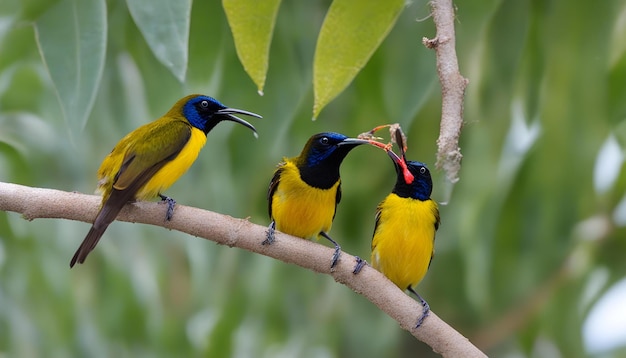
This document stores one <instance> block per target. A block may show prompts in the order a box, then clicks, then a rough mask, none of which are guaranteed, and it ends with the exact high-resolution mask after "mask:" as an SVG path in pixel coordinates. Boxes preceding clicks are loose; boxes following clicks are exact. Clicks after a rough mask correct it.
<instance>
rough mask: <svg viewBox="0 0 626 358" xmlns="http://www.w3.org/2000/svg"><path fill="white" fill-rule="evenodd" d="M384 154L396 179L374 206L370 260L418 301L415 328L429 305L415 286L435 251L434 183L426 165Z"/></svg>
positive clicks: (424, 273) (437, 211) (436, 222)
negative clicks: (374, 222)
mask: <svg viewBox="0 0 626 358" xmlns="http://www.w3.org/2000/svg"><path fill="white" fill-rule="evenodd" d="M387 153H388V154H389V156H390V157H391V159H392V160H393V162H394V166H395V169H396V173H397V180H396V184H395V186H394V188H393V191H392V192H391V194H389V195H388V196H387V197H386V198H385V199H384V200H383V201H382V202H381V203H380V204H379V205H378V208H377V209H376V225H375V227H374V236H373V238H372V258H371V262H372V266H373V267H374V268H375V269H377V270H378V271H380V272H382V273H383V274H384V275H385V276H387V278H389V280H391V282H393V283H395V284H396V285H397V286H398V287H399V288H400V289H402V290H409V291H410V292H412V293H413V294H414V295H415V296H417V298H418V299H419V300H420V302H421V304H422V307H423V311H422V316H421V317H420V318H419V320H418V322H417V326H416V328H417V327H419V326H421V325H422V323H423V321H424V318H426V316H428V312H429V311H430V307H429V306H428V303H427V302H426V301H425V300H424V299H423V298H422V297H421V296H420V295H419V294H418V293H417V292H416V291H415V290H414V287H415V286H417V284H419V283H420V281H422V279H423V278H424V275H426V271H428V267H429V266H430V262H431V261H432V259H433V256H434V254H435V232H436V231H437V229H438V228H439V209H438V208H437V203H436V202H435V201H433V200H432V199H431V198H430V194H431V193H432V190H433V182H432V179H431V177H430V172H429V171H428V168H426V165H424V164H423V163H420V162H414V161H406V159H405V158H400V157H398V156H397V155H396V154H395V153H394V152H393V151H391V150H388V151H387ZM357 272H358V270H357Z"/></svg>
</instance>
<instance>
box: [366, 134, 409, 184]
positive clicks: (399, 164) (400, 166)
mask: <svg viewBox="0 0 626 358" xmlns="http://www.w3.org/2000/svg"><path fill="white" fill-rule="evenodd" d="M369 142H370V144H371V145H373V146H376V147H378V148H382V149H384V150H385V152H387V155H388V156H389V158H391V160H392V161H393V164H394V165H395V167H396V171H398V172H399V171H402V176H403V177H404V182H405V183H407V184H411V183H413V181H414V180H415V176H413V173H411V171H410V170H409V167H408V166H407V165H406V160H405V159H404V158H400V157H399V156H398V155H397V154H396V152H394V151H393V150H391V146H388V145H386V144H384V143H380V142H377V141H374V140H371V141H369Z"/></svg>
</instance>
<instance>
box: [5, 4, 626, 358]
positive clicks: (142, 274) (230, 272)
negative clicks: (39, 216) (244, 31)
mask: <svg viewBox="0 0 626 358" xmlns="http://www.w3.org/2000/svg"><path fill="white" fill-rule="evenodd" d="M66 1H68V0H66ZM60 3H61V2H59V1H55V0H28V1H20V0H3V1H2V2H1V3H0V181H5V182H13V183H19V184H23V185H30V186H35V187H46V188H57V189H61V190H67V191H73V190H75V191H80V192H85V193H91V192H93V190H94V189H95V186H96V179H95V173H96V170H97V168H98V166H99V164H100V161H101V160H102V159H103V158H104V156H105V155H106V154H107V153H108V152H109V151H110V150H111V148H112V147H113V146H114V145H115V143H116V142H117V141H118V140H119V139H120V138H122V137H123V136H124V135H125V134H126V133H128V132H129V131H131V130H133V129H134V128H136V127H138V126H139V125H141V124H143V123H146V122H148V121H151V120H153V119H154V118H157V117H158V116H160V115H162V114H163V113H164V112H165V111H167V110H168V109H169V107H170V106H171V105H172V104H173V103H174V102H175V101H176V100H177V99H178V98H180V97H182V96H184V95H186V94H188V93H193V92H200V93H205V94H208V95H212V96H215V97H216V98H218V99H220V100H221V101H222V102H224V104H226V105H227V106H231V107H235V108H241V109H246V110H249V111H253V112H256V113H260V114H262V115H263V117H264V118H263V119H262V120H253V124H254V125H255V126H256V127H257V129H258V131H259V139H258V140H255V139H254V138H253V137H252V135H251V134H250V132H249V131H248V130H246V129H245V128H242V127H240V126H235V125H233V124H229V123H225V124H221V125H220V126H218V127H217V128H215V129H214V130H213V131H212V132H211V133H210V134H209V138H208V143H207V145H206V147H205V148H204V149H203V151H202V152H201V153H200V157H199V159H198V161H197V162H196V163H195V164H194V166H193V167H192V168H191V170H190V171H189V172H188V173H187V174H186V175H185V176H183V177H182V179H181V180H180V181H179V182H177V183H176V184H175V185H174V186H172V187H171V188H170V189H169V190H168V192H167V194H168V195H169V196H172V197H173V198H175V199H176V200H177V201H178V202H179V203H181V204H184V205H190V206H196V207H199V208H204V209H207V210H213V211H217V212H220V213H224V214H228V215H232V216H235V217H241V218H243V217H250V220H251V221H252V222H255V223H258V224H261V225H266V224H267V223H268V218H267V212H266V210H267V204H266V198H265V196H266V190H267V185H268V183H269V180H270V178H271V175H272V172H273V170H274V167H275V165H276V163H278V162H279V161H280V160H281V158H282V157H283V156H295V155H297V154H298V153H299V152H300V150H301V148H302V145H303V144H304V142H305V141H306V140H307V138H308V137H309V136H310V135H312V134H313V133H317V132H321V131H338V132H342V133H345V134H347V135H356V134H358V133H361V132H363V131H366V130H369V129H370V128H372V127H374V126H375V125H378V124H383V123H390V122H399V123H400V124H401V125H402V127H403V128H404V129H405V131H406V132H407V134H408V137H409V152H408V156H409V157H410V158H411V159H417V160H421V161H423V162H426V163H427V164H428V165H430V166H431V169H432V171H433V173H434V178H435V191H434V194H433V197H434V198H435V199H436V200H437V201H439V202H440V203H441V205H440V209H441V218H442V225H441V227H440V229H439V232H438V235H437V241H436V248H437V254H436V257H435V259H434V260H433V263H432V265H431V268H430V271H429V273H428V275H427V276H426V279H425V280H424V281H423V282H422V283H421V284H420V285H419V287H418V289H417V291H418V292H420V293H421V294H422V296H423V297H424V298H426V299H427V300H428V301H429V303H430V305H431V307H432V309H433V310H434V312H436V313H437V315H439V316H440V317H441V318H442V319H443V320H445V321H446V322H448V323H449V324H450V325H451V326H453V327H454V328H456V329H457V330H459V331H460V332H461V333H462V334H464V335H465V336H467V337H468V338H469V339H470V340H472V342H474V343H475V344H476V345H478V347H479V348H481V349H482V350H483V351H485V352H486V353H487V354H489V355H490V356H508V357H520V356H522V357H523V356H528V357H583V356H598V357H611V356H620V355H622V356H624V355H626V348H625V347H626V337H624V336H625V335H626V294H624V293H623V292H624V290H623V289H622V294H621V296H619V295H617V297H618V299H617V302H618V304H617V305H614V306H610V305H609V304H607V305H602V304H601V303H602V302H609V301H610V300H608V298H607V297H606V296H605V293H607V292H613V291H617V287H620V286H617V284H618V283H619V282H620V281H621V282H623V281H622V280H624V278H625V277H624V276H625V274H626V260H625V259H624V256H625V255H624V254H625V253H626V195H625V194H624V192H625V188H626V171H625V170H624V168H623V162H624V147H625V146H626V120H625V119H626V3H625V2H624V1H619V0H613V1H611V0H607V1H597V2H595V1H587V2H585V1H579V2H572V1H568V0H552V1H543V0H534V1H531V0H528V1H527V0H504V1H458V2H456V4H455V5H456V7H457V22H456V31H457V50H458V57H459V63H460V68H461V72H462V74H463V75H464V76H466V77H467V78H468V79H469V81H470V84H469V87H468V89H467V93H466V102H465V122H466V124H465V127H464V130H463V133H462V137H461V148H462V152H463V155H464V160H463V167H462V171H461V173H460V177H461V180H460V182H459V183H458V184H456V185H455V186H452V185H450V184H449V183H446V182H445V180H444V174H443V173H442V172H439V171H436V170H435V169H434V159H435V152H436V144H435V141H436V139H437V136H438V130H439V128H438V124H439V117H440V112H441V109H440V108H441V94H440V88H439V84H438V81H437V77H436V71H435V58H434V56H435V54H434V52H433V51H431V50H428V49H426V48H424V47H423V46H422V45H421V38H422V37H423V36H428V37H433V36H434V34H435V31H434V26H433V24H432V19H430V18H428V15H429V7H428V5H427V3H425V2H424V1H417V2H412V3H410V4H409V5H408V6H407V7H406V8H405V9H404V11H403V12H402V14H401V15H400V17H399V19H398V22H397V23H396V25H395V27H394V28H393V30H392V31H391V33H390V34H389V36H388V37H387V38H386V40H385V41H384V42H383V43H382V45H381V46H380V48H379V49H378V50H377V51H376V52H375V54H374V55H373V57H372V58H371V60H370V61H369V63H368V64H367V65H366V67H365V68H364V69H363V70H362V71H361V72H360V74H359V75H358V76H357V77H356V79H355V81H354V82H353V83H352V84H351V85H350V86H349V87H348V89H347V90H346V91H345V92H343V93H342V94H341V95H340V96H339V97H338V98H337V99H336V100H335V101H333V102H331V104H330V105H329V106H328V107H327V108H326V109H324V110H323V111H322V113H321V115H320V116H319V118H318V120H317V121H315V122H313V121H311V109H312V103H313V92H312V80H311V77H312V63H313V56H314V50H315V43H316V38H317V34H318V32H319V28H320V25H321V23H322V21H323V19H324V15H325V13H326V10H327V9H328V6H329V5H330V1H314V2H313V1H300V2H295V1H285V2H283V3H282V4H281V7H280V10H279V13H278V18H277V23H276V28H275V33H274V37H273V42H272V46H271V52H270V64H269V72H268V77H267V82H266V86H265V88H264V96H262V97H261V96H259V95H258V94H257V91H256V86H255V85H254V84H253V83H252V81H251V80H250V79H249V78H248V77H247V75H246V73H245V72H244V71H243V68H242V65H241V64H240V62H239V60H238V58H237V55H236V53H235V49H234V45H233V40H232V36H231V32H230V29H229V27H228V24H227V22H226V18H225V15H224V11H223V9H222V6H221V3H220V2H219V1H195V2H193V7H192V10H191V25H190V34H189V55H188V62H187V63H188V69H187V73H186V77H185V78H186V79H185V81H184V82H183V83H181V82H180V81H178V80H177V78H176V76H175V75H174V74H173V72H172V71H170V69H168V67H167V66H164V65H163V64H162V62H160V61H159V60H158V59H157V57H156V56H155V54H154V52H153V51H152V50H151V48H150V47H149V46H148V44H147V42H146V40H145V39H144V37H143V36H142V33H141V32H140V31H139V29H138V27H137V25H136V24H135V22H134V21H133V18H132V17H131V16H130V13H129V10H128V7H127V4H126V2H124V1H122V0H109V1H107V2H106V18H100V20H103V19H104V21H105V22H104V23H105V24H108V30H107V33H106V34H107V38H106V44H107V46H106V58H105V62H104V67H103V75H102V79H101V82H100V84H99V87H98V89H97V92H96V95H95V103H94V105H93V110H92V111H91V112H88V113H89V116H88V118H87V120H86V122H85V123H84V125H83V123H82V122H80V121H78V122H75V121H74V122H73V121H72V120H67V121H66V120H65V119H64V118H65V117H64V113H63V111H62V110H61V106H60V105H59V101H58V99H57V95H56V93H55V87H54V85H53V83H52V81H51V77H50V75H49V73H48V71H47V69H46V66H45V65H44V62H43V61H42V56H41V54H40V51H39V48H38V45H37V38H36V35H35V26H34V24H36V23H37V24H39V25H41V24H43V23H44V22H45V21H51V22H52V23H54V21H57V22H58V23H61V24H63V23H67V24H68V25H67V26H71V24H72V23H76V22H79V21H81V20H83V21H84V20H85V19H81V18H80V17H79V16H77V15H76V13H71V12H63V11H57V12H54V9H55V6H57V5H58V4H60ZM85 3H94V2H93V1H92V2H85ZM134 3H135V4H137V1H135V2H134ZM139 3H141V2H139ZM161 3H162V2H161ZM146 4H148V3H146ZM146 6H148V5H146ZM42 26H43V25H42ZM45 36H52V35H51V34H49V33H46V32H44V33H39V38H40V39H42V38H43V37H45ZM61 39H64V37H61ZM68 40H71V39H68ZM63 55H64V54H63V53H61V56H63ZM65 55H66V56H67V60H68V78H66V80H70V81H71V80H72V76H73V75H71V74H72V73H73V72H74V69H73V68H72V67H71V64H72V63H73V61H75V60H76V58H72V54H71V53H68V54H65ZM86 55H89V53H87V54H86ZM342 179H343V200H342V203H341V204H340V206H339V210H338V213H337V216H336V219H335V224H334V227H333V230H332V235H333V237H334V238H335V239H337V240H338V241H340V243H341V244H342V246H343V249H344V250H345V251H346V252H349V253H351V254H356V255H360V256H362V257H368V256H369V244H370V238H371V233H372V230H373V225H374V217H373V215H374V209H375V207H376V205H377V203H378V202H379V201H380V200H381V199H382V198H383V197H384V196H385V195H386V194H387V193H388V192H389V191H390V190H391V187H392V185H393V182H394V179H395V177H394V172H393V168H392V165H391V163H390V162H389V159H388V158H387V157H386V156H385V155H384V154H383V153H382V152H381V151H378V150H376V149H375V148H371V147H367V148H366V147H362V148H358V149H356V150H354V151H353V152H352V153H351V154H350V156H349V157H348V158H347V159H346V161H345V162H344V165H343V167H342ZM88 228H89V225H88V224H84V223H78V222H71V221H65V220H35V221H33V222H27V221H25V220H23V219H22V218H21V217H20V215H18V214H15V213H5V212H2V213H0V356H15V357H31V356H46V357H66V356H91V357H105V356H115V357H131V356H132V357H143V356H145V357H151V356H162V357H168V356H207V357H228V356H234V357H296V356H297V357H357V356H358V357H382V356H385V357H404V356H416V355H419V356H430V355H434V354H433V353H432V352H431V350H430V348H429V347H428V346H426V345H425V344H423V343H421V342H419V341H416V340H415V339H414V338H413V337H412V336H411V335H410V334H409V333H407V332H405V331H403V330H401V329H400V328H399V327H398V326H397V324H396V323H395V321H393V320H392V319H391V318H389V317H387V316H386V315H385V314H383V313H381V312H379V311H378V310H377V308H376V307H375V306H374V305H372V304H371V303H369V302H368V301H367V300H365V299H364V298H363V297H361V296H359V295H357V294H355V293H353V292H352V291H350V289H348V288H346V287H345V286H342V285H340V284H337V283H335V282H334V281H333V279H332V278H331V277H328V276H324V275H319V274H315V273H312V272H309V271H307V270H304V269H300V268H298V267H295V266H292V265H287V264H284V263H281V262H277V261H275V260H273V259H270V258H267V257H263V256H260V255H254V254H251V253H248V252H245V251H242V250H239V249H232V248H228V247H222V246H218V245H216V244H214V243H212V242H210V241H206V240H202V239H197V238H193V237H190V236H187V235H184V234H181V233H177V232H171V231H168V230H165V229H162V228H157V227H149V226H146V225H134V224H128V223H121V222H115V223H114V224H113V225H111V227H110V228H109V230H108V231H107V233H106V234H105V239H104V240H103V241H102V243H101V244H100V245H99V246H98V248H97V250H95V252H94V253H92V255H91V256H90V257H89V260H88V261H87V262H86V264H85V265H82V266H79V267H77V268H75V269H73V270H71V271H70V270H69V269H68V262H69V259H70V258H71V256H72V254H73V253H74V250H75V249H76V247H77V246H78V245H79V243H80V241H81V240H82V239H83V237H84V235H85V234H86V232H87V230H88ZM323 244H325V243H323ZM622 286H623V284H622ZM614 287H615V290H612V288H614ZM603 309H604V311H606V310H608V312H609V314H608V316H607V315H604V316H602V315H598V316H596V312H602V310H603ZM598 314H599V313H598ZM593 317H596V318H593ZM592 318H593V319H592ZM588 319H589V320H588ZM595 322H599V324H598V323H595ZM611 322H612V323H611ZM609 323H611V324H613V325H611V324H609ZM620 324H621V326H620ZM616 327H617V328H616ZM620 327H621V328H620Z"/></svg>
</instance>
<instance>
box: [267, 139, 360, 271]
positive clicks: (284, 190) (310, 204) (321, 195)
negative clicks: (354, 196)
mask: <svg viewBox="0 0 626 358" xmlns="http://www.w3.org/2000/svg"><path fill="white" fill-rule="evenodd" d="M361 144H372V143H371V141H370V140H363V139H357V138H348V137H347V136H345V135H343V134H339V133H332V132H326V133H318V134H315V135H313V136H312V137H311V138H309V140H308V141H307V143H306V145H305V146H304V148H303V149H302V152H301V153H300V155H299V156H297V157H294V158H284V159H283V162H281V163H280V164H279V165H278V168H277V169H276V171H275V172H274V176H273V177H272V180H271V181H270V185H269V190H268V193H267V199H268V211H269V216H270V220H271V223H270V225H269V228H268V231H267V238H266V239H265V240H264V241H263V244H264V245H269V244H271V243H272V242H274V236H275V234H274V233H275V231H276V230H278V231H281V232H283V233H285V234H289V235H293V236H297V237H301V238H304V239H319V238H320V236H321V237H324V238H326V239H327V240H328V241H330V242H331V243H332V244H333V245H334V246H335V252H334V254H333V257H332V260H331V268H333V267H335V265H336V264H337V261H338V260H339V256H340V254H341V246H339V244H338V243H337V242H336V241H335V240H333V239H332V238H331V237H330V236H329V235H328V232H329V231H330V228H331V226H332V223H333V219H334V218H335V213H336V210H337V204H339V202H340V200H341V178H340V176H339V167H340V166H341V163H342V162H343V160H344V158H345V157H346V155H348V153H349V152H350V151H351V150H352V149H354V148H355V147H357V146H359V145H361Z"/></svg>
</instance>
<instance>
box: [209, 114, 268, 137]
mask: <svg viewBox="0 0 626 358" xmlns="http://www.w3.org/2000/svg"><path fill="white" fill-rule="evenodd" d="M216 113H217V114H219V115H221V116H222V118H223V119H225V120H228V121H233V122H237V123H239V124H241V125H243V126H245V127H248V128H250V129H251V130H252V131H253V132H254V136H255V137H257V138H258V135H257V133H256V128H254V126H253V125H252V124H250V123H248V122H246V121H244V120H243V119H241V118H239V117H237V116H235V115H234V114H243V115H245V116H250V117H256V118H263V117H261V116H260V115H258V114H256V113H252V112H248V111H244V110H243V109H236V108H224V109H220V110H219V111H217V112H216Z"/></svg>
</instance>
